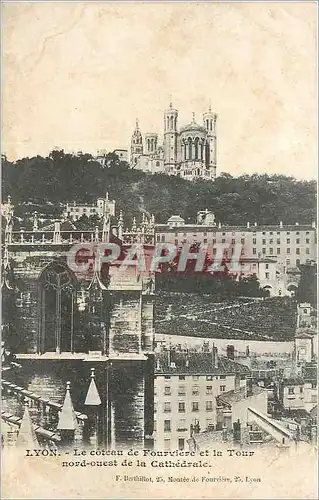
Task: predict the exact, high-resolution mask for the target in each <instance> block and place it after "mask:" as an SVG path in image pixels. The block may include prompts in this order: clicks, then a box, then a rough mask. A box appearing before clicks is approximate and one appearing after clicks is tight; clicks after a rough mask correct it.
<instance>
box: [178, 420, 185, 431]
mask: <svg viewBox="0 0 319 500" xmlns="http://www.w3.org/2000/svg"><path fill="white" fill-rule="evenodd" d="M176 429H177V430H178V431H180V432H181V431H187V427H186V419H185V418H180V419H179V420H178V422H177V428H176Z"/></svg>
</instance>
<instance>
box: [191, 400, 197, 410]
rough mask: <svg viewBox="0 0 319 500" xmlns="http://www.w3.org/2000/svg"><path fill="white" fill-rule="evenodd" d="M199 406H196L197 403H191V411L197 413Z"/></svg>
mask: <svg viewBox="0 0 319 500" xmlns="http://www.w3.org/2000/svg"><path fill="white" fill-rule="evenodd" d="M198 410H199V406H198V401H193V402H192V411H198Z"/></svg>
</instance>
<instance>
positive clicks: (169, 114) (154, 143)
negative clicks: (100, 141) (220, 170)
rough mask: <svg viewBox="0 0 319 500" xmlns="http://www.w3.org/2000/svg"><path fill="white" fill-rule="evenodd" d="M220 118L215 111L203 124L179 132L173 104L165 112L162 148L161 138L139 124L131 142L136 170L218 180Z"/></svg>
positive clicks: (208, 115) (192, 124)
mask: <svg viewBox="0 0 319 500" xmlns="http://www.w3.org/2000/svg"><path fill="white" fill-rule="evenodd" d="M216 121H217V115H216V114H215V113H213V112H212V110H211V108H209V109H208V111H207V112H206V113H204V114H203V124H202V125H200V124H198V123H196V121H195V116H194V114H193V120H192V122H191V123H189V124H188V125H186V126H184V127H182V128H181V129H179V128H178V110H177V109H174V108H173V106H172V103H170V106H169V108H168V109H167V110H166V111H165V112H164V139H163V144H159V141H158V134H156V133H147V134H145V141H143V137H142V134H141V131H140V129H139V123H138V120H137V121H136V127H135V130H134V132H133V135H132V138H131V159H130V163H131V166H132V167H133V168H138V169H141V170H143V171H149V172H152V173H156V172H164V173H166V174H168V175H177V176H180V177H183V178H184V179H188V180H193V179H199V178H203V179H215V177H216V167H217V135H216Z"/></svg>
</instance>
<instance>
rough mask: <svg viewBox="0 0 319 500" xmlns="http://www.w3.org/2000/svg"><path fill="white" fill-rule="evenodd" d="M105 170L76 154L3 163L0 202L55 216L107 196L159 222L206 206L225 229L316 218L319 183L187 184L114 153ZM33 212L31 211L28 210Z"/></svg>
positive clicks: (223, 179) (190, 217)
mask: <svg viewBox="0 0 319 500" xmlns="http://www.w3.org/2000/svg"><path fill="white" fill-rule="evenodd" d="M106 163H107V166H106V167H102V166H101V165H100V164H99V163H98V162H97V161H95V160H94V158H93V157H92V156H91V155H89V154H82V155H77V156H75V155H72V154H66V153H64V152H63V151H52V152H51V153H50V155H49V156H48V157H47V158H42V157H41V156H35V157H33V158H23V159H20V160H18V161H16V162H15V163H11V162H8V161H4V162H3V165H2V185H3V197H4V198H5V197H6V196H7V195H8V194H10V195H11V197H12V200H13V202H14V203H15V205H16V206H17V205H18V206H20V210H21V212H23V213H25V208H21V207H24V205H23V204H26V203H29V204H30V203H32V204H34V205H41V204H42V205H43V207H44V211H47V210H48V206H47V204H48V203H51V204H52V212H54V211H56V210H57V207H59V210H60V212H62V210H63V208H62V206H61V203H62V204H63V203H66V202H74V201H75V202H82V203H83V202H86V203H92V202H93V201H95V200H96V198H97V197H99V196H104V195H105V192H106V191H108V192H109V195H110V198H112V199H114V200H116V203H117V210H123V211H124V212H125V213H126V214H127V215H129V216H132V215H137V214H138V213H140V212H146V213H149V214H154V215H155V218H156V221H157V222H158V223H164V222H166V221H167V219H168V218H169V217H170V216H171V215H172V214H176V215H181V216H182V217H184V218H185V220H186V222H187V223H192V222H194V221H195V218H196V214H197V212H198V211H199V210H203V209H206V208H207V209H209V210H211V211H213V212H214V213H215V215H216V219H217V221H218V222H219V221H220V222H222V223H223V224H229V225H232V224H234V225H239V224H244V223H246V222H247V221H250V222H252V223H253V222H257V223H258V224H274V223H278V222H279V221H281V220H282V221H283V222H284V223H285V224H294V223H295V222H297V221H298V222H299V223H310V222H312V220H315V215H316V182H315V181H298V180H296V179H294V178H293V177H286V176H283V175H268V174H254V175H251V176H249V175H242V176H239V177H233V176H231V175H229V174H223V173H222V174H221V175H219V177H217V179H216V180H215V181H214V182H212V181H206V180H197V181H193V182H190V181H186V180H184V179H182V178H180V177H176V176H167V175H164V174H154V175H152V174H149V173H144V172H142V171H139V170H135V169H132V168H130V166H129V165H128V164H127V163H126V162H123V161H120V160H119V158H118V157H117V156H116V155H115V154H113V153H110V154H108V155H107V158H106ZM31 208H32V207H30V210H31Z"/></svg>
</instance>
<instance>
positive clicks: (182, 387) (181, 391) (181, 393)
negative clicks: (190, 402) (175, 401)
mask: <svg viewBox="0 0 319 500" xmlns="http://www.w3.org/2000/svg"><path fill="white" fill-rule="evenodd" d="M185 394H186V391H185V385H179V386H178V395H179V396H185Z"/></svg>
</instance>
